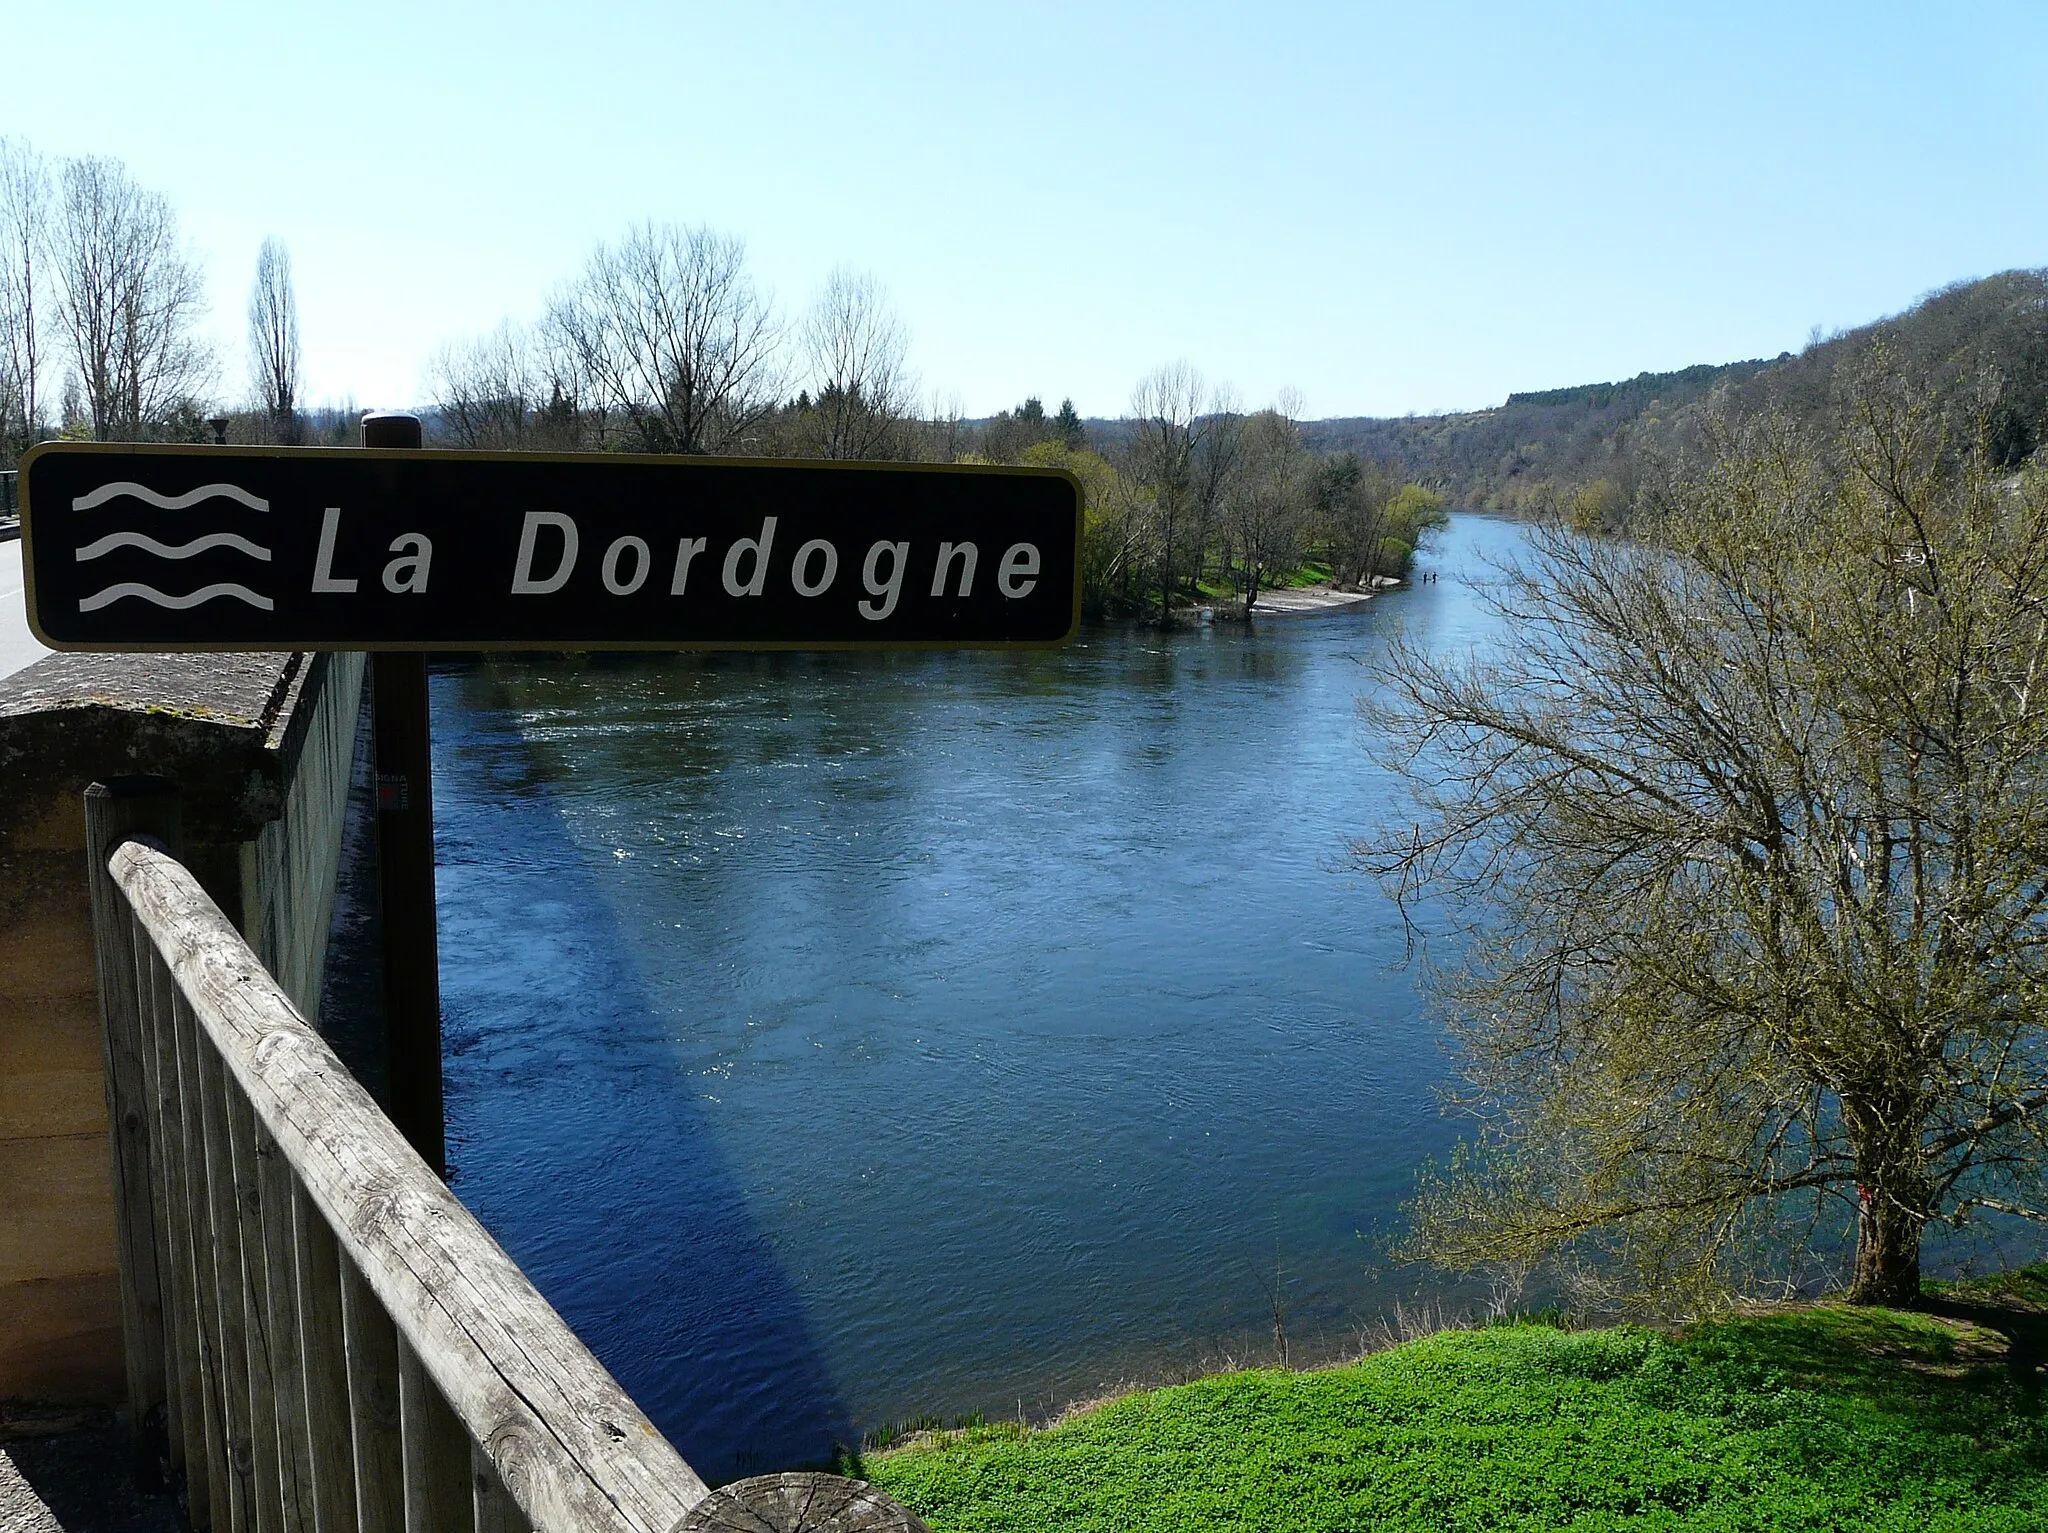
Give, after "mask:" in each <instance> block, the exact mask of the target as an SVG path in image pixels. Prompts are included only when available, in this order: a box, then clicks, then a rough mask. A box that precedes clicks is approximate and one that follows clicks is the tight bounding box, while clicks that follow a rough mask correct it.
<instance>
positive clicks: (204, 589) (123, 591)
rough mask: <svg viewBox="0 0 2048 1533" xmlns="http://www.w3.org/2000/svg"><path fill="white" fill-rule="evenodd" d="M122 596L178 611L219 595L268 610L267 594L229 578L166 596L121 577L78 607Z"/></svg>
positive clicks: (83, 599) (94, 608) (109, 603)
mask: <svg viewBox="0 0 2048 1533" xmlns="http://www.w3.org/2000/svg"><path fill="white" fill-rule="evenodd" d="M124 596H134V597H138V598H140V599H141V600H143V601H146V602H152V603H154V604H155V605H156V606H159V607H169V608H171V609H173V610H174V611H178V612H183V611H184V610H185V609H186V608H187V607H196V606H198V605H199V604H200V603H201V602H209V601H212V600H213V599H214V598H215V597H218V596H232V597H233V598H234V599H235V600H236V601H245V602H247V603H248V604H249V605H250V606H252V607H258V608H261V609H262V610H263V611H265V612H268V611H270V609H271V601H270V598H269V597H267V596H259V595H257V594H256V593H255V592H254V591H252V590H250V589H249V588H248V587H247V586H238V585H236V584H234V583H233V582H232V581H226V580H223V581H221V582H220V583H219V584H218V585H210V586H201V587H200V588H199V589H198V590H196V591H194V592H193V593H192V594H191V595H190V596H166V595H165V594H164V593H163V592H162V591H159V590H158V589H157V588H156V587H155V586H146V585H144V584H142V582H140V581H138V580H124V581H122V582H121V583H120V584H119V585H114V586H108V587H107V588H106V589H105V590H104V591H95V592H93V594H92V595H90V596H82V597H80V598H79V601H78V610H79V611H80V612H97V611H99V610H100V608H102V607H110V606H112V605H113V604H114V603H115V602H117V601H119V600H120V599H121V598H122V597H124Z"/></svg>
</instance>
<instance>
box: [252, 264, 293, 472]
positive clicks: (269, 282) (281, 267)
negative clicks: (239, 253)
mask: <svg viewBox="0 0 2048 1533" xmlns="http://www.w3.org/2000/svg"><path fill="white" fill-rule="evenodd" d="M249 375H250V382H251V384H252V385H253V386H254V388H255V393H256V406H257V408H258V409H259V410H261V411H262V412H263V415H264V418H265V420H266V422H267V425H268V430H269V435H270V439H271V440H272V441H273V442H280V443H283V444H284V445H286V446H296V445H297V444H298V441H299V304H298V297H297V295H296V294H295V293H294V292H293V290H292V257H291V252H290V251H288V250H286V249H285V245H284V241H283V240H280V239H276V238H271V239H266V240H265V241H264V242H263V248H262V249H261V250H259V251H258V252H257V253H256V281H255V284H254V286H252V287H251V289H250V291H249Z"/></svg>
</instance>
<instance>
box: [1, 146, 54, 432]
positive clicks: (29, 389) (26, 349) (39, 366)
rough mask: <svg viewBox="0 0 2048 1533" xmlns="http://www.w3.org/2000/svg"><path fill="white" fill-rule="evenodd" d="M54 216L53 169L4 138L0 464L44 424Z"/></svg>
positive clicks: (2, 158) (24, 147)
mask: <svg viewBox="0 0 2048 1533" xmlns="http://www.w3.org/2000/svg"><path fill="white" fill-rule="evenodd" d="M49 216H50V173H49V170H48V169H47V168H46V167H45V166H44V164H43V161H42V159H41V157H40V156H38V155H37V154H36V153H35V151H34V150H32V149H31V148H30V147H29V146H28V145H27V144H25V143H20V142H18V141H15V140H12V139H0V462H12V461H13V460H14V459H15V458H16V457H17V456H18V455H19V454H20V453H22V452H23V451H25V450H26V449H27V448H28V446H29V445H30V444H31V443H32V442H33V441H34V440H35V438H36V436H37V434H38V432H39V431H40V429H41V427H42V424H43V399H42V394H41V386H42V377H43V373H44V371H45V370H46V369H47V367H48V365H49V358H48V356H47V354H46V351H47V347H46V337H47V333H48V330H49V325H50V302H49V294H48V291H47V283H46V279H45V264H44V242H45V240H46V239H47V237H48V232H49V230H48V225H49Z"/></svg>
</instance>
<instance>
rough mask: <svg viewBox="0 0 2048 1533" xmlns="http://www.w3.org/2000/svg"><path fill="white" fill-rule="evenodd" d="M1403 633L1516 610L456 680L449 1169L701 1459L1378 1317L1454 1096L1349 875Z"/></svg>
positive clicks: (1450, 604) (1043, 1397)
mask: <svg viewBox="0 0 2048 1533" xmlns="http://www.w3.org/2000/svg"><path fill="white" fill-rule="evenodd" d="M1511 536H1512V533H1511V530H1503V529H1500V528H1498V527H1495V526H1493V525H1491V524H1488V525H1483V526H1476V527H1471V528H1468V529H1467V531H1466V533H1465V534H1464V543H1465V544H1471V543H1475V542H1477V543H1485V542H1488V541H1492V542H1499V541H1502V540H1503V539H1504V538H1508V537H1511ZM1460 546H1463V545H1462V544H1461V545H1460ZM1452 557H1453V558H1454V559H1455V558H1457V557H1460V556H1458V555H1456V554H1455V552H1454V553H1453V555H1452ZM1396 628H1403V629H1412V630H1414V631H1417V632H1421V633H1424V634H1426V635H1429V636H1432V637H1433V638H1435V639H1436V640H1438V641H1440V642H1443V643H1446V644H1449V645H1451V646H1453V647H1463V646H1465V645H1467V644H1469V643H1472V642H1478V641H1481V640H1484V639H1485V638H1486V637H1487V636H1488V634H1489V632H1490V630H1489V629H1488V628H1487V626H1486V624H1485V623H1484V621H1483V619H1482V615H1481V614H1478V613H1477V612H1476V611H1475V610H1474V608H1473V604H1472V602H1471V600H1470V597H1469V593H1468V592H1467V591H1466V588H1465V587H1464V586H1463V585H1462V584H1461V583H1458V582H1454V581H1453V580H1451V579H1446V580H1445V581H1444V582H1442V583H1441V584H1440V585H1439V584H1437V583H1434V582H1432V583H1430V584H1429V585H1427V586H1425V587H1423V588H1421V589H1419V590H1417V591H1413V592H1404V593H1400V594H1399V595H1397V596H1396V597H1394V598H1392V599H1386V600H1381V601H1375V602H1373V603H1371V604H1370V605H1369V606H1367V607H1366V608H1365V609H1363V610H1359V609H1345V610H1342V611H1339V612H1337V613H1333V614H1329V615H1327V616H1324V617H1322V618H1318V619H1315V620H1305V621H1298V622H1292V623H1279V622H1276V623H1274V624H1271V625H1266V624H1260V625H1257V626H1256V629H1255V630H1253V629H1247V628H1245V627H1244V625H1216V626H1215V627H1213V628H1202V629H1190V630H1186V631H1181V632H1176V633H1173V634H1158V633H1155V632H1146V631H1142V630H1122V629H1118V630H1091V631H1090V632H1089V633H1087V634H1085V635H1084V636H1083V637H1082V640H1081V641H1080V642H1079V643H1077V644H1076V645H1074V646H1073V647H1071V648H1069V649H1066V650H1063V651H1059V652H1057V653H1052V654H1037V653H1006V654H986V653H983V654H948V653H930V652H927V653H919V654H838V655H823V656H821V655H804V654H766V655H763V654H756V655H739V654H734V655H694V656H661V655H643V656H537V657H530V658H523V659H522V658H511V657H500V658H497V659H493V660H491V661H488V662H478V663H477V664H474V665H467V666H462V667H456V668H452V669H447V670H443V671H441V672H440V673H439V674H438V675H437V679H436V690H435V709H436V734H437V740H438V743H439V754H438V756H437V767H436V771H437V773H438V774H439V790H438V792H437V817H438V819H439V822H440V825H439V843H438V845H439V853H440V858H441V874H440V878H441V883H440V911H441V921H442V973H443V986H444V999H445V1010H446V1014H447V1018H448V1043H449V1051H450V1058H449V1066H448V1070H449V1076H448V1079H449V1085H450V1106H451V1129H452V1149H453V1156H454V1161H455V1166H456V1178H455V1180H456V1186H457V1188H458V1191H460V1193H461V1194H462V1195H463V1197H464V1198H465V1199H466V1200H467V1201H468V1202H469V1203H470V1204H471V1206H472V1207H474V1208H476V1209H477V1210H478V1212H479V1213H480V1214H481V1215H482V1216H483V1217H484V1219H485V1222H486V1223H487V1224H488V1225H489V1226H490V1227H491V1228H492V1229H493V1230H494V1231H495V1232H496V1233H497V1234H498V1235H499V1237H500V1238H501V1239H502V1240H503V1241H504V1243H505V1245H506V1247H507V1248H508V1249H509V1250H510V1251H511V1252H512V1254H513V1255H514V1256H515V1257H516V1258H517V1259H518V1260H519V1261H520V1262H521V1263H522V1264H524V1265H525V1266H526V1267H527V1268H528V1270H529V1271H531V1272H532V1273H533V1274H534V1275H535V1278H536V1281H538V1282H539V1284H540V1286H541V1288H542V1290H543V1292H545V1293H546V1294H547V1295H548V1296H549V1298H550V1299H551V1300H553V1301H554V1302H555V1303H556V1304H557V1306H558V1307H559V1308H560V1309H561V1310H562V1312H563V1313H564V1314H565V1315H566V1316H567V1317H568V1318H569V1320H570V1321H571V1323H572V1324H573V1325H574V1326H575V1327H576V1329H577V1330H578V1332H579V1333H580V1334H582V1335H583V1336H584V1338H585V1339H586V1341H588V1342H589V1343H590V1345H591V1346H592V1348H593V1350H595V1351H596V1352H597V1353H598V1355H599V1356H600V1357H601V1358H602V1359H603V1360H604V1361H605V1362H606V1363H607V1364H608V1365H609V1366H610V1367H611V1368H612V1369H613V1370H614V1371H615V1372H616V1373H617V1374H618V1376H619V1377H620V1379H621V1381H622V1382H623V1383H624V1384H625V1385H626V1387H627V1388H628V1389H629V1390H631V1391H632V1393H633V1394H634V1396H635V1398H637V1399H638V1400H640V1401H641V1403H642V1404H643V1405H644V1406H645V1407H646V1408H647V1410H648V1412H649V1414H650V1415H651V1416H652V1417H653V1418H654V1419H655V1421H656V1422H657V1423H658V1424H660V1425H661V1426H662V1427H663V1429H664V1430H666V1431H668V1432H669V1433H670V1435H671V1436H672V1437H673V1438H674V1439H675V1441H676V1442H677V1444H678V1446H679V1447H681V1448H682V1449H683V1451H684V1452H685V1453H686V1455H688V1456H689V1458H690V1459H691V1461H692V1462H693V1463H696V1464H698V1465H699V1467H700V1468H701V1469H703V1470H704V1471H705V1472H706V1473H708V1474H712V1475H730V1474H734V1473H738V1472H740V1471H743V1470H753V1469H766V1468H778V1467H785V1466H788V1465H792V1464H795V1463H799V1462H803V1461H806V1460H813V1459H816V1458H817V1457H819V1456H820V1455H822V1454H823V1453H824V1452H826V1451H827V1450H829V1448H830V1446H831V1444H832V1443H833V1442H834V1441H835V1440H841V1441H850V1440H851V1439H852V1437H853V1435H854V1434H855V1433H857V1432H860V1431H863V1430H865V1429H869V1428H875V1427H879V1426H882V1425H884V1424H886V1423H890V1422H900V1421H904V1420H908V1419H912V1418H914V1417H917V1416H921V1415H924V1414H927V1413H933V1412H937V1413H940V1414H942V1415H945V1416H947V1417H953V1416H958V1415H962V1414H967V1413H971V1412H975V1411H980V1412H983V1413H984V1414H986V1415H987V1416H988V1417H989V1418H990V1419H995V1418H997V1417H1007V1416H1009V1415H1011V1414H1013V1413H1016V1414H1024V1413H1027V1407H1028V1414H1030V1415H1032V1416H1043V1415H1046V1414H1050V1413H1051V1412H1053V1411H1056V1410H1057V1409H1058V1408H1059V1407H1060V1406H1062V1405H1063V1404H1065V1403H1066V1402H1068V1401H1071V1400H1074V1399H1076V1398H1082V1397H1085V1396H1087V1395H1090V1394H1093V1393H1096V1392H1099V1391H1100V1390H1101V1389H1102V1388H1103V1387H1104V1386H1106V1385H1110V1384H1113V1383H1115V1382H1116V1381H1118V1380H1120V1379H1130V1378H1139V1377H1159V1376H1169V1375H1177V1374H1179V1373H1180V1372H1183V1371H1185V1370H1187V1369H1191V1368H1195V1367H1200V1366H1204V1360H1205V1359H1206V1360H1208V1362H1209V1363H1212V1364H1213V1363H1214V1362H1215V1361H1219V1360H1220V1359H1221V1358H1222V1357H1224V1356H1226V1355H1227V1356H1237V1357H1240V1358H1255V1357H1263V1356H1264V1355H1265V1352H1264V1351H1263V1350H1261V1349H1262V1348H1264V1347H1265V1345H1266V1344H1265V1342H1264V1341H1263V1340H1262V1338H1266V1337H1269V1336H1270V1335H1271V1333H1272V1332H1273V1330H1274V1319H1273V1304H1272V1296H1275V1295H1277V1296H1278V1297H1279V1298H1280V1299H1281V1300H1282V1301H1283V1302H1284V1306H1285V1309H1286V1312H1287V1319H1286V1324H1287V1333H1288V1335H1289V1337H1290V1339H1291V1344H1292V1347H1293V1355H1294V1357H1295V1358H1296V1360H1297V1361H1300V1360H1302V1359H1304V1358H1308V1357H1312V1356H1318V1355H1330V1354H1331V1353H1333V1352H1334V1351H1337V1350H1341V1349H1342V1348H1343V1347H1345V1346H1348V1345H1350V1344H1351V1341H1352V1339H1354V1337H1355V1333H1356V1332H1357V1330H1358V1328H1359V1327H1360V1326H1362V1325H1365V1324H1367V1323H1369V1322H1370V1321H1372V1320H1373V1319H1375V1318H1376V1317H1377V1316H1378V1315H1379V1314H1381V1313H1382V1312H1384V1311H1385V1310H1386V1309H1387V1308H1388V1306H1389V1304H1390V1303H1391V1301H1392V1300H1394V1299H1395V1298H1397V1297H1400V1295H1401V1294H1402V1292H1404V1291H1405V1289H1406V1286H1407V1279H1406V1278H1396V1277H1393V1276H1390V1275H1386V1274H1383V1273H1382V1272H1380V1271H1378V1270H1375V1263H1374V1256H1373V1253H1374V1249H1375V1248H1374V1246H1373V1244H1372V1240H1371V1238H1370V1237H1371V1236H1372V1234H1373V1233H1374V1232H1376V1231H1378V1230H1379V1229H1381V1228H1383V1227H1385V1226H1386V1224H1387V1223H1388V1221H1389V1220H1391V1219H1392V1218H1393V1217H1394V1216H1395V1213H1396V1210H1397V1208H1398V1205H1399V1202H1400V1199H1401V1198H1402V1197H1403V1196H1404V1195H1405V1194H1406V1192H1407V1190H1408V1188H1409V1186H1410V1185H1411V1183H1412V1176H1413V1168H1414V1165H1415V1163H1416V1161H1417V1160H1418V1159H1419V1158H1421V1157H1422V1156H1424V1155H1428V1154H1431V1153H1435V1152H1437V1151H1439V1150H1441V1149H1443V1148H1444V1147H1445V1146H1446V1145H1447V1144H1448V1142H1449V1137H1450V1132H1451V1131H1450V1129H1449V1126H1447V1125H1446V1124H1445V1123H1444V1122H1443V1120H1441V1119H1440V1118H1439V1116H1438V1114H1437V1111H1436V1105H1435V1102H1434V1100H1433V1098H1432V1096H1431V1087H1432V1086H1433V1085H1434V1084H1435V1082H1436V1081H1437V1080H1438V1079H1440V1077H1441V1074H1442V1069H1443V1060H1442V1057H1441V1054H1440V1052H1439V1050H1438V1035H1437V1032H1436V1030H1435V1028H1434V1026H1433V1024H1432V1023H1431V1022H1430V1021H1429V1019H1428V1018H1427V1017H1426V1016H1425V1015H1424V1014H1423V1011H1422V1007H1421V1004H1420V999H1419V997H1418V996H1417V995H1416V994H1415V991H1414V987H1413V984H1412V975H1411V974H1409V973H1408V972H1407V971H1403V970H1400V969H1398V968H1397V967H1396V966H1397V965H1399V963H1400V962H1401V959H1402V958H1403V956H1404V953H1405V951H1406V949H1405V942H1404V935H1403V931H1402V928H1401V926H1400V923H1399V921H1398V918H1397V917H1396V916H1395V915H1394V913H1393V912H1392V911H1391V910H1390V909H1388V908H1387V907H1386V905H1385V904H1384V901H1383V900H1382V899H1381V898H1380V897H1379V896H1378V894H1377V893H1376V891H1375V890H1374V889H1373V888H1372V887H1371V886H1370V884H1369V881H1364V880H1362V879H1361V878H1360V877H1359V875H1358V874H1357V872H1356V870H1355V868H1353V867H1351V866H1349V865H1348V864H1347V861H1346V847H1347V845H1348V838H1349V837H1350V836H1351V835H1353V834H1356V833H1357V832H1359V831H1361V830H1364V829H1367V828H1369V827H1371V826H1373V825H1375V824H1377V823H1380V821H1381V820H1382V819H1383V818H1384V817H1385V816H1387V815H1390V814H1394V813H1397V812H1398V806H1399V802H1400V796H1399V793H1398V786H1397V784H1396V783H1394V782H1393V781H1392V780H1391V779H1390V778H1389V777H1388V776H1387V774H1386V773H1385V771H1384V770H1383V769H1382V768H1381V767H1379V766H1378V765H1376V764H1375V763H1374V762H1373V760H1372V759H1371V758H1370V756H1369V754H1368V753H1366V752H1364V751H1362V750H1361V749H1360V743H1361V742H1360V739H1359V734H1358V722H1357V715H1356V711H1355V704H1356V700H1357V694H1358V691H1359V689H1360V687H1361V685H1362V680H1361V678H1362V676H1363V675H1364V672H1363V671H1362V670H1361V667H1360V664H1359V662H1360V661H1361V660H1362V659H1365V658H1368V657H1369V656H1370V655H1371V654H1372V653H1373V652H1374V651H1375V650H1376V649H1377V648H1378V647H1379V646H1381V645H1382V644H1383V643H1384V642H1385V636H1386V634H1387V633H1388V632H1389V631H1391V630H1393V629H1396Z"/></svg>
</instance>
